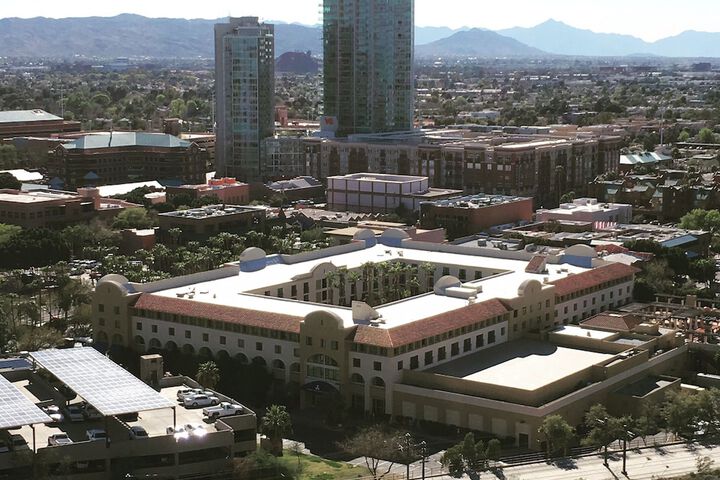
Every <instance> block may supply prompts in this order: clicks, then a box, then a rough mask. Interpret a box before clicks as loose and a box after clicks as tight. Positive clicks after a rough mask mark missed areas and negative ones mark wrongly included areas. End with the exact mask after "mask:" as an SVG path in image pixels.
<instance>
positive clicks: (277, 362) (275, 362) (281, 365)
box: [272, 359, 285, 370]
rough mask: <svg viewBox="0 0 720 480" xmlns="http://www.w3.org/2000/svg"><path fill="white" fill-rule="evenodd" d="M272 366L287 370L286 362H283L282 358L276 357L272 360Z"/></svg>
mask: <svg viewBox="0 0 720 480" xmlns="http://www.w3.org/2000/svg"><path fill="white" fill-rule="evenodd" d="M272 368H277V369H278V370H285V363H283V361H282V360H278V359H275V360H273V361H272Z"/></svg>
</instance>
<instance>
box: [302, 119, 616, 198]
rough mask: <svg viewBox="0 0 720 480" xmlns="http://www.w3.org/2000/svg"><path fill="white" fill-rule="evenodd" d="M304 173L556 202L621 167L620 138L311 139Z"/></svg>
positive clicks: (423, 135) (437, 134) (445, 135)
mask: <svg viewBox="0 0 720 480" xmlns="http://www.w3.org/2000/svg"><path fill="white" fill-rule="evenodd" d="M298 141H302V142H303V143H304V145H305V154H306V165H307V172H306V173H305V174H306V175H312V176H313V177H315V178H327V177H332V176H337V175H348V174H352V173H358V172H377V173H383V174H384V173H387V174H393V175H412V176H422V177H428V181H429V186H430V187H434V188H446V189H457V190H464V191H466V192H468V193H487V194H498V195H515V196H524V197H533V198H535V201H536V205H537V206H539V207H550V206H556V205H558V204H559V203H560V197H561V196H562V194H563V193H565V192H571V191H573V192H575V193H576V194H578V195H584V194H585V192H587V189H588V183H590V182H592V181H593V180H594V179H595V178H596V177H597V176H598V175H599V174H601V173H604V172H612V171H617V169H618V163H619V158H620V138H618V137H587V138H586V137H568V138H558V137H554V136H543V135H498V134H475V133H472V132H458V131H453V130H438V131H432V132H417V133H401V134H386V135H373V136H370V135H367V136H361V135H358V136H354V137H353V138H352V139H349V140H347V141H340V140H331V139H319V138H309V139H300V140H298Z"/></svg>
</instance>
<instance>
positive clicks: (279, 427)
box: [260, 405, 292, 456]
mask: <svg viewBox="0 0 720 480" xmlns="http://www.w3.org/2000/svg"><path fill="white" fill-rule="evenodd" d="M260 430H261V432H262V433H264V434H265V435H267V437H268V439H269V440H270V445H271V446H272V453H273V454H274V455H277V456H282V440H283V437H284V436H285V435H289V434H290V433H292V419H291V418H290V414H289V413H288V411H287V408H285V406H284V405H270V406H269V407H267V409H266V410H265V416H264V417H263V419H262V423H261V424H260Z"/></svg>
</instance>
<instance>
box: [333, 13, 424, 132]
mask: <svg viewBox="0 0 720 480" xmlns="http://www.w3.org/2000/svg"><path fill="white" fill-rule="evenodd" d="M413 25H414V1H413V0H323V41H324V46H323V48H324V56H325V62H324V67H323V69H324V72H323V73H324V82H325V84H324V114H325V116H326V117H337V127H338V130H337V134H338V135H339V136H345V135H348V134H353V133H379V132H391V131H402V130H410V129H412V126H413V113H414V77H413V60H414V54H413V44H414V41H413V40H414V38H413V37H414V32H413Z"/></svg>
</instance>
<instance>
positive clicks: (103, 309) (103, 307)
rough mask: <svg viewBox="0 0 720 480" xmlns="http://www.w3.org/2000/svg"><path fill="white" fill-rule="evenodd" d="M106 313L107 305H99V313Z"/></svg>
mask: <svg viewBox="0 0 720 480" xmlns="http://www.w3.org/2000/svg"><path fill="white" fill-rule="evenodd" d="M104 311H105V305H103V304H102V303H98V312H100V313H103V312H104Z"/></svg>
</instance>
